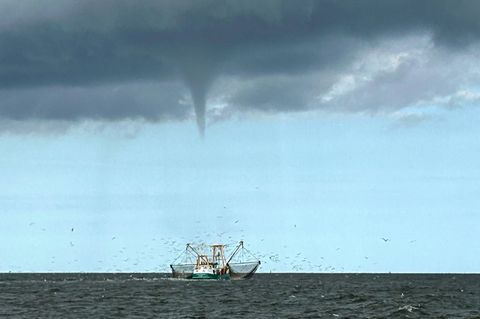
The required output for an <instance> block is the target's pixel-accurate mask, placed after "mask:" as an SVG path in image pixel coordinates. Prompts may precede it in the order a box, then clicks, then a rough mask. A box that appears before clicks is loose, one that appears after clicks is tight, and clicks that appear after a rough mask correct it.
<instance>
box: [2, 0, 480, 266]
mask: <svg viewBox="0 0 480 319" xmlns="http://www.w3.org/2000/svg"><path fill="white" fill-rule="evenodd" d="M479 14H480V2H478V1H449V0H434V1H433V0H425V1H422V2H419V1H416V0H391V1H388V2H387V1H380V0H378V1H377V0H368V1H362V2H358V1H349V0H347V1H334V0H324V1H304V2H302V5H299V3H298V2H297V1H290V0H278V1H262V2H258V1H242V2H241V3H239V2H238V1H228V0H205V1H191V2H189V1H181V2H178V1H162V2H158V1H153V0H145V1H142V2H137V3H136V4H135V5H132V4H131V2H130V1H127V0H115V1H114V0H105V1H101V2H98V1H93V0H85V1H81V2H79V1H74V0H62V1H44V2H42V3H41V5H40V4H39V2H38V1H35V0H24V1H22V2H21V3H20V2H18V1H13V0H4V1H0V154H1V156H0V172H1V174H0V242H1V243H2V249H0V272H9V271H12V272H30V271H33V272H44V271H45V272H64V271H67V272H91V271H94V272H115V271H122V272H144V271H168V270H169V268H168V265H169V264H170V262H172V261H173V259H174V258H175V257H176V256H177V255H178V254H179V252H180V251H182V250H183V249H184V247H185V244H186V243H187V242H194V243H213V242H224V243H227V244H229V245H230V248H232V245H235V243H236V242H238V241H239V240H244V241H245V244H246V247H247V248H248V249H249V250H251V251H252V252H254V253H255V255H257V256H258V257H259V258H260V259H261V261H262V266H261V268H260V271H263V272H269V271H278V272H288V271H294V272H295V271H296V272H301V271H304V272H311V271H314V272H317V271H318V272H479V266H480V245H478V243H477V242H478V230H479V229H480V214H479V209H480V196H479V195H478V194H479V193H480V169H479V164H478V163H479V162H480V139H479V136H480V127H479V126H478V123H479V120H480V109H479V105H480V64H479V63H478V61H479V60H480V54H479V52H480V49H479V48H480V22H479V21H480V20H479V19H478V16H479ZM203 134H205V137H203V138H202V135H203Z"/></svg>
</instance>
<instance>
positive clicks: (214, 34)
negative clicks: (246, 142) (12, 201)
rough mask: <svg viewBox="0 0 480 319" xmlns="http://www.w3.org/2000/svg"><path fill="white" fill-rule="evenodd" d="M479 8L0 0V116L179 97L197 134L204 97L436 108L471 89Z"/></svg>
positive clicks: (155, 103)
mask: <svg viewBox="0 0 480 319" xmlns="http://www.w3.org/2000/svg"><path fill="white" fill-rule="evenodd" d="M479 15H480V2H478V1H441V0H431V1H394V0H392V1H302V2H298V1H260V2H258V1H136V2H132V1H124V0H117V1H113V0H106V1H90V0H87V1H42V2H39V1H30V0H25V1H22V2H18V1H3V2H1V3H0V21H1V22H0V119H1V120H2V121H8V120H11V121H17V122H18V121H30V120H35V121H38V120H45V121H47V120H48V121H52V120H54V121H55V120H58V121H61V122H62V123H65V122H71V123H75V122H78V121H83V120H97V121H120V120H124V119H140V120H145V121H153V122H157V121H164V120H185V119H188V118H190V117H191V109H192V107H191V106H189V105H188V102H185V101H186V100H187V101H188V98H187V97H188V96H190V99H191V101H192V104H193V106H194V108H193V109H194V110H195V114H196V117H197V123H198V126H199V129H200V131H201V132H203V130H204V127H205V120H206V117H208V115H209V113H208V112H207V114H206V108H207V105H208V103H207V102H208V101H209V98H210V100H212V99H213V100H221V101H222V103H221V104H222V108H221V109H217V111H218V112H220V113H222V112H223V113H224V114H233V113H235V112H245V111H247V112H251V111H255V112H270V113H275V112H294V111H305V110H317V109H321V110H327V111H332V112H370V113H388V112H395V111H397V110H401V109H404V108H408V107H412V106H418V105H423V104H428V103H433V102H435V103H439V104H442V102H441V101H443V100H448V99H449V98H454V97H455V96H458V94H459V92H463V91H465V90H467V91H468V90H469V89H470V88H472V87H475V86H477V87H478V83H479V82H480V81H479V74H480V72H479V68H478V66H477V62H476V61H478V60H477V59H478V58H479V56H478V53H477V52H478V51H477V50H476V48H477V46H478V40H479V37H480V22H479V21H480V19H478V16H479ZM447 62H448V63H447ZM468 94H475V93H472V92H469V93H468ZM468 94H467V95H468ZM442 99H443V100H442ZM439 101H440V102H439Z"/></svg>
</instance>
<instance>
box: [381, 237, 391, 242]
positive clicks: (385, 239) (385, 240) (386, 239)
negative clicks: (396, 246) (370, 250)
mask: <svg viewBox="0 0 480 319" xmlns="http://www.w3.org/2000/svg"><path fill="white" fill-rule="evenodd" d="M382 240H383V241H384V242H387V241H390V239H388V238H384V237H382Z"/></svg>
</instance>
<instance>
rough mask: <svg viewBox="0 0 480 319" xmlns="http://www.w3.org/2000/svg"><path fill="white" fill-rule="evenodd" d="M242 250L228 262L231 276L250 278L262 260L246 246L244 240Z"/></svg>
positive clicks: (233, 277)
mask: <svg viewBox="0 0 480 319" xmlns="http://www.w3.org/2000/svg"><path fill="white" fill-rule="evenodd" d="M241 245H242V246H241V248H240V250H239V251H238V252H237V254H236V255H234V256H233V258H232V259H231V260H230V262H229V263H228V268H229V270H230V278H232V279H248V278H250V277H252V276H253V275H254V274H255V272H256V271H257V269H258V267H259V266H260V261H259V260H258V259H257V258H256V257H255V256H254V255H253V254H252V253H251V252H250V251H248V250H247V249H246V248H245V247H243V242H242V244H241Z"/></svg>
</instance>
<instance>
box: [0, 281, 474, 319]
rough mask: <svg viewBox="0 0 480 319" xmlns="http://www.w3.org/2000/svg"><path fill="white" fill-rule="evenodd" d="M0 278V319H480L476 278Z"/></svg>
mask: <svg viewBox="0 0 480 319" xmlns="http://www.w3.org/2000/svg"><path fill="white" fill-rule="evenodd" d="M167 277H168V275H164V274H0V318H480V275H452V274H448V275H425V274H418V275H410V274H409V275H406V274H405V275H399V274H359V275H357V274H257V275H255V276H254V277H253V279H250V280H245V281H191V280H172V279H168V278H167Z"/></svg>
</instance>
